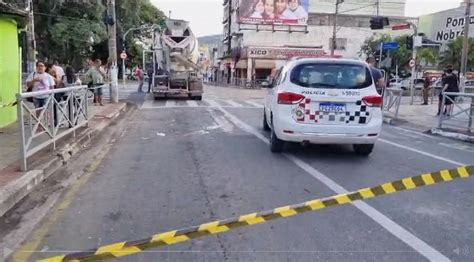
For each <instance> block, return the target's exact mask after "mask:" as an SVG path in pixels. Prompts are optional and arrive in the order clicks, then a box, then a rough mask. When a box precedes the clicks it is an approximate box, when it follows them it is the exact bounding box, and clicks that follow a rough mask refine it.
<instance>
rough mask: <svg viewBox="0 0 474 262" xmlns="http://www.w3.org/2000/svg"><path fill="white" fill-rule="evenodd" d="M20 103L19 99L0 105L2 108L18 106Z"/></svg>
mask: <svg viewBox="0 0 474 262" xmlns="http://www.w3.org/2000/svg"><path fill="white" fill-rule="evenodd" d="M17 104H18V101H16V100H15V101H12V102H10V103H8V104H5V105H0V108H4V107H11V106H16V105H17Z"/></svg>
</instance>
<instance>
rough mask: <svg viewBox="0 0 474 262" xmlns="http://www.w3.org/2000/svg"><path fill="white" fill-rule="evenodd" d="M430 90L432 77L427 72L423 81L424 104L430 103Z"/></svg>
mask: <svg viewBox="0 0 474 262" xmlns="http://www.w3.org/2000/svg"><path fill="white" fill-rule="evenodd" d="M430 91H431V78H430V76H429V75H428V74H427V73H425V79H424V83H423V104H422V105H428V100H429V96H430Z"/></svg>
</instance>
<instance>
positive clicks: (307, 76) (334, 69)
mask: <svg viewBox="0 0 474 262" xmlns="http://www.w3.org/2000/svg"><path fill="white" fill-rule="evenodd" d="M290 81H291V82H292V83H293V84H296V85H299V86H302V87H308V88H330V89H361V88H366V87H369V86H370V85H372V82H373V81H372V76H371V74H370V71H369V69H368V68H367V67H365V66H362V65H354V64H343V63H341V64H334V63H327V64H326V63H313V64H301V65H298V66H296V67H295V68H293V70H292V71H291V75H290Z"/></svg>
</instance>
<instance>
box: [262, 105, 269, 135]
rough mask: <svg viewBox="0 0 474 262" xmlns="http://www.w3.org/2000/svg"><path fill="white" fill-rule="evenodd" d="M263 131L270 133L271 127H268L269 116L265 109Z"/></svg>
mask: <svg viewBox="0 0 474 262" xmlns="http://www.w3.org/2000/svg"><path fill="white" fill-rule="evenodd" d="M262 125H263V130H265V131H270V126H269V125H268V122H267V114H265V109H263V123H262Z"/></svg>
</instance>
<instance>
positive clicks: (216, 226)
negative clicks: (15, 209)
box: [40, 165, 474, 262]
mask: <svg viewBox="0 0 474 262" xmlns="http://www.w3.org/2000/svg"><path fill="white" fill-rule="evenodd" d="M469 176H474V165H473V166H466V167H458V168H456V169H451V170H441V171H439V172H435V173H428V174H422V175H419V176H414V177H407V178H404V179H401V180H397V181H394V182H389V183H385V184H382V185H378V186H375V187H370V188H364V189H361V190H357V191H354V192H351V193H347V194H340V195H335V196H331V197H327V198H322V199H315V200H310V201H307V202H304V203H300V204H296V205H291V206H283V207H278V208H275V209H273V210H268V211H263V212H257V213H251V214H247V215H243V216H239V217H236V218H231V219H226V220H220V221H214V222H210V223H205V224H201V225H199V226H194V227H190V228H185V229H180V230H173V231H169V232H165V233H159V234H156V235H153V236H151V237H148V238H145V239H140V240H133V241H125V242H119V243H114V244H110V245H105V246H101V247H98V248H95V249H91V250H88V251H83V252H77V253H71V254H68V255H62V256H57V257H52V258H47V259H44V260H40V261H44V262H59V261H97V260H105V259H113V258H119V257H123V256H128V255H132V254H136V253H140V252H142V251H144V250H146V249H150V248H156V247H160V246H167V245H173V244H176V243H179V242H183V241H187V240H190V239H194V238H198V237H202V236H207V235H213V234H218V233H223V232H227V231H230V230H233V229H235V228H239V227H245V226H251V225H255V224H261V223H265V222H268V221H271V220H274V219H278V218H283V217H290V216H294V215H297V214H302V213H305V212H310V211H317V210H321V209H324V208H327V207H331V206H337V205H344V204H348V203H351V202H354V201H357V200H363V199H369V198H374V197H377V196H381V195H388V194H392V193H396V192H400V191H404V190H410V189H415V188H419V187H423V186H428V185H434V184H438V183H441V182H449V181H452V180H455V179H459V178H466V177H469Z"/></svg>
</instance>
